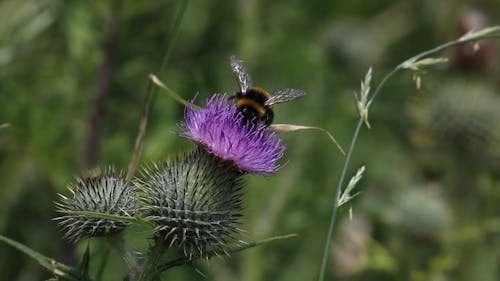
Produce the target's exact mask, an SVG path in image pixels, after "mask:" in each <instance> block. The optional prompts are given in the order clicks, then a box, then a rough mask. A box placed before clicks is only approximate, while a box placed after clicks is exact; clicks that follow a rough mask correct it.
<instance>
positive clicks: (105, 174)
mask: <svg viewBox="0 0 500 281" xmlns="http://www.w3.org/2000/svg"><path fill="white" fill-rule="evenodd" d="M68 188H69V190H70V191H71V193H72V195H71V196H69V197H67V196H64V195H62V194H59V196H60V200H59V202H56V207H57V211H58V212H59V213H61V214H63V215H62V216H60V217H57V218H55V220H57V221H58V224H59V226H60V227H61V229H62V231H63V232H64V238H66V239H68V240H70V241H74V242H76V241H78V240H80V239H81V238H84V237H95V236H106V235H112V234H116V233H119V232H121V231H123V230H124V229H125V227H126V226H127V225H128V223H126V222H123V221H115V220H111V219H104V218H99V217H96V216H90V215H86V214H82V213H78V212H95V213H102V214H108V215H118V216H131V215H133V214H134V213H135V210H136V203H135V194H136V192H135V187H134V186H133V185H131V184H130V183H129V182H127V181H125V180H124V179H123V177H122V175H121V173H115V172H114V170H113V169H111V168H109V169H104V170H100V169H96V170H91V171H88V172H86V173H85V175H84V176H83V177H81V178H77V179H76V180H75V182H74V183H71V184H70V185H69V187H68Z"/></svg>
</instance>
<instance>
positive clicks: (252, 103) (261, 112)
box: [236, 98, 266, 117]
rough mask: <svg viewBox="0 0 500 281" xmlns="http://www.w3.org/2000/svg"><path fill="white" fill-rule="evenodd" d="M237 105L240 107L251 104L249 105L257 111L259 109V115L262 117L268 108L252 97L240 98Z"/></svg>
mask: <svg viewBox="0 0 500 281" xmlns="http://www.w3.org/2000/svg"><path fill="white" fill-rule="evenodd" d="M236 106H237V107H238V108H240V107H243V106H249V107H251V108H253V109H255V111H257V113H258V114H259V117H262V116H264V115H265V114H266V109H265V108H264V106H263V105H261V104H259V103H258V102H255V101H254V100H251V99H247V98H241V99H238V100H237V101H236Z"/></svg>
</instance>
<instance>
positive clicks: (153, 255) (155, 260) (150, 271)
mask: <svg viewBox="0 0 500 281" xmlns="http://www.w3.org/2000/svg"><path fill="white" fill-rule="evenodd" d="M164 253H165V247H163V246H162V245H161V244H157V243H155V244H154V245H152V246H151V247H150V249H149V254H148V258H147V260H146V262H145V263H144V265H143V268H142V272H141V273H140V275H139V278H138V279H136V280H137V281H149V280H159V279H158V276H159V275H160V274H161V272H162V271H161V270H160V269H159V265H160V263H161V258H162V257H163V254H164Z"/></svg>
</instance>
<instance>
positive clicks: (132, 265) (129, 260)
mask: <svg viewBox="0 0 500 281" xmlns="http://www.w3.org/2000/svg"><path fill="white" fill-rule="evenodd" d="M108 242H109V244H111V246H113V248H115V249H116V251H117V252H118V253H119V254H120V255H121V256H122V258H123V260H124V261H125V263H126V264H127V267H128V269H129V274H130V278H131V280H137V278H138V277H139V275H140V273H141V266H140V264H139V261H138V260H137V256H136V255H135V254H134V253H133V252H132V250H130V248H129V247H128V246H127V243H126V242H125V239H124V238H123V235H121V234H118V235H116V236H111V237H108Z"/></svg>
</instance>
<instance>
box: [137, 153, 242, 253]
mask: <svg viewBox="0 0 500 281" xmlns="http://www.w3.org/2000/svg"><path fill="white" fill-rule="evenodd" d="M143 174H144V176H145V178H146V179H145V180H143V181H140V182H138V185H139V187H140V189H141V193H140V196H139V198H140V201H141V207H140V210H141V214H142V216H143V218H144V219H145V220H147V221H150V222H151V223H153V224H154V226H155V229H154V232H155V238H156V242H157V243H162V244H163V245H165V246H166V247H172V246H177V247H180V248H182V249H183V251H184V254H185V255H186V256H189V257H192V256H195V257H203V256H208V255H213V254H220V253H222V252H224V248H225V247H226V246H227V245H228V244H229V243H231V242H232V241H234V240H235V238H236V235H237V234H238V232H239V230H238V228H237V226H238V224H239V223H240V217H241V212H242V206H241V192H240V191H241V187H242V181H241V177H242V173H241V172H239V171H238V170H237V169H235V168H234V167H233V166H232V165H231V164H229V163H227V162H226V163H225V162H221V161H220V159H219V158H217V157H216V156H214V155H212V154H211V153H209V152H207V151H205V150H203V149H201V148H198V149H197V150H195V151H194V152H192V153H191V154H189V155H187V156H186V157H180V158H178V159H177V160H175V161H172V162H170V163H166V164H164V165H163V166H161V167H159V166H154V167H152V168H147V169H145V170H144V171H143Z"/></svg>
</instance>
